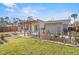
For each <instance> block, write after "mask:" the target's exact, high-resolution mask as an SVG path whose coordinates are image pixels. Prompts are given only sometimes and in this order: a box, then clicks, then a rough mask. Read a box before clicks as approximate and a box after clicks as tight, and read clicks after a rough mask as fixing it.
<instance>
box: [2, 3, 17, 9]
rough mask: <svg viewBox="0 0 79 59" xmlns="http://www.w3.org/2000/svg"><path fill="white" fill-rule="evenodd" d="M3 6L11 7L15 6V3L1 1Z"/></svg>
mask: <svg viewBox="0 0 79 59" xmlns="http://www.w3.org/2000/svg"><path fill="white" fill-rule="evenodd" d="M3 5H4V6H6V7H8V8H13V7H15V6H16V4H15V3H3Z"/></svg>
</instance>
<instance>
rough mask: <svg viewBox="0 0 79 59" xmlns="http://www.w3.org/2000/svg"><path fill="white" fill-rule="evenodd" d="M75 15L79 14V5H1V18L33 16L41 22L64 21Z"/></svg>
mask: <svg viewBox="0 0 79 59" xmlns="http://www.w3.org/2000/svg"><path fill="white" fill-rule="evenodd" d="M73 13H77V14H79V4H78V3H0V16H4V17H5V16H9V17H18V18H21V19H27V17H28V16H32V17H33V18H35V19H37V18H38V19H41V20H62V19H68V18H69V17H70V15H71V14H73ZM78 19H79V16H78V18H77V19H76V20H78Z"/></svg>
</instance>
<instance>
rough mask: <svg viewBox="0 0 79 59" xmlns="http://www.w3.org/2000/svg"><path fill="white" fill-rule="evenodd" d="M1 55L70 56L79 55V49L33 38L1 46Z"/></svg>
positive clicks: (20, 39)
mask: <svg viewBox="0 0 79 59" xmlns="http://www.w3.org/2000/svg"><path fill="white" fill-rule="evenodd" d="M0 54H1V55H2V54H8V55H10V54H12V55H21V54H24V55H25V54H32V55H37V54H38V55H39V54H41V55H51V54H52V55H61V54H68V55H69V54H79V48H78V47H70V46H64V45H60V44H55V43H49V42H45V41H41V40H32V39H31V38H30V39H28V38H27V39H26V38H18V39H13V40H9V41H8V42H7V43H5V44H0Z"/></svg>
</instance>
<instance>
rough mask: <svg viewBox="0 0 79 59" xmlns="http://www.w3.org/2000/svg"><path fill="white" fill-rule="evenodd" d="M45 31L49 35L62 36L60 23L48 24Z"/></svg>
mask: <svg viewBox="0 0 79 59" xmlns="http://www.w3.org/2000/svg"><path fill="white" fill-rule="evenodd" d="M45 29H46V31H49V32H50V33H51V34H58V33H60V34H62V32H63V26H62V24H60V23H49V24H46V25H45Z"/></svg>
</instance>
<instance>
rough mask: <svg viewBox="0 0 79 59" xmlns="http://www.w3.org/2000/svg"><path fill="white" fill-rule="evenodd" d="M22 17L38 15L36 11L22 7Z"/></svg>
mask: <svg viewBox="0 0 79 59" xmlns="http://www.w3.org/2000/svg"><path fill="white" fill-rule="evenodd" d="M21 14H22V16H37V14H39V12H38V10H37V9H34V8H32V7H23V8H22V9H21Z"/></svg>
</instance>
